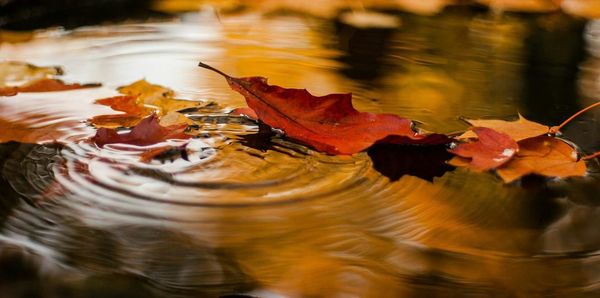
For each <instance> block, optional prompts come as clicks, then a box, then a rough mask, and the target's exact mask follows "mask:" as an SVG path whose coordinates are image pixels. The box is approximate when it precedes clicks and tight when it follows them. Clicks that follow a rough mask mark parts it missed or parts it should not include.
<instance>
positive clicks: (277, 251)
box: [0, 11, 600, 297]
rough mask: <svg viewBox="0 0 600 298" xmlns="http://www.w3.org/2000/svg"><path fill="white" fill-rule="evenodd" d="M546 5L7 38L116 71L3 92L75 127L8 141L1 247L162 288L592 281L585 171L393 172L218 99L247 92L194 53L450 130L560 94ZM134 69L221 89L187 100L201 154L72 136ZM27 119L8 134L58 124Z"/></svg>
mask: <svg viewBox="0 0 600 298" xmlns="http://www.w3.org/2000/svg"><path fill="white" fill-rule="evenodd" d="M531 18H534V21H535V22H534V21H532V19H531ZM540 18H542V21H540V19H539V18H537V17H531V16H518V15H513V16H506V17H502V18H497V17H494V16H489V15H487V14H484V13H478V12H476V11H475V12H469V13H457V12H452V11H450V12H448V13H446V14H443V15H441V16H439V17H436V18H435V19H431V18H425V17H418V16H411V15H402V27H400V28H393V29H390V28H377V29H373V28H370V29H358V28H353V27H351V26H348V25H347V24H343V23H341V22H335V21H327V20H322V19H312V18H305V17H300V16H294V15H285V16H268V17H267V16H261V15H258V14H252V13H248V14H240V15H231V16H222V17H221V18H220V19H217V18H216V17H215V16H214V14H210V13H206V14H205V13H199V14H191V15H185V16H183V17H182V19H181V20H172V21H168V22H165V23H147V24H129V25H107V26H100V27H89V28H81V29H78V30H75V31H61V30H48V31H43V32H39V33H36V36H35V38H34V39H33V40H31V41H28V42H24V43H15V44H5V43H4V44H0V56H1V57H3V58H5V57H6V58H7V59H10V60H23V61H27V62H30V63H35V64H39V65H61V66H63V67H64V69H65V72H66V74H67V75H66V77H65V79H66V80H68V81H79V82H95V81H97V82H102V83H104V84H105V86H104V87H103V88H100V89H86V90H80V91H69V92H54V93H40V94H31V95H30V94H27V95H18V96H16V97H11V98H1V99H0V107H1V108H0V121H1V122H0V125H1V126H2V129H5V130H7V129H9V128H10V126H11V125H20V126H23V127H25V128H27V129H32V128H35V127H36V126H40V123H51V124H50V125H51V127H52V128H55V126H52V125H56V128H60V129H65V131H66V132H67V133H65V136H67V138H66V140H67V142H66V144H65V145H64V146H63V147H60V146H59V147H51V146H34V145H24V144H16V143H9V144H5V145H2V146H0V149H1V151H0V152H1V153H2V154H1V155H0V156H2V163H0V165H1V166H2V177H3V180H2V181H0V182H2V185H1V187H0V189H3V190H4V191H6V194H4V193H3V195H4V196H6V198H7V203H5V204H6V205H7V206H9V207H7V209H6V210H9V211H7V212H6V213H4V211H3V213H0V215H2V216H0V220H2V226H1V227H2V230H1V231H0V243H2V244H0V248H2V246H4V245H6V246H17V247H25V248H27V249H29V250H31V251H33V252H35V255H39V256H43V257H44V258H45V259H46V260H47V261H48V262H49V263H50V264H53V265H54V266H50V267H53V268H54V267H55V268H54V269H53V270H54V271H55V272H54V273H53V274H55V275H51V277H52V278H54V279H56V280H58V282H59V283H60V282H63V280H64V279H65V276H71V275H73V274H74V272H77V277H76V278H74V279H73V280H76V282H75V283H78V282H82V281H85V280H88V279H92V278H94V277H95V276H104V275H107V276H108V277H107V280H105V281H103V282H104V283H107V284H110V283H111V281H112V280H113V278H114V279H116V277H111V275H110V274H115V273H117V274H127V275H133V276H136V277H141V278H143V279H144V280H146V281H148V282H149V283H150V284H151V285H149V286H147V287H149V288H151V289H153V291H154V290H155V291H156V292H153V293H155V294H156V293H158V294H157V295H158V296H174V297H177V296H194V295H195V296H217V295H220V294H227V293H236V292H251V293H255V294H256V295H258V296H269V295H271V296H273V295H276V294H279V295H283V296H286V297H287V296H291V297H332V296H351V297H385V296H400V297H402V296H416V297H417V296H418V297H422V296H435V295H438V296H448V295H458V296H462V295H473V296H490V295H500V296H505V295H507V296H529V295H546V294H549V295H559V296H563V295H574V296H585V295H586V294H589V293H591V292H594V291H597V286H596V284H597V282H598V278H599V277H600V276H598V274H597V268H598V266H599V265H598V260H597V256H596V251H597V249H598V244H599V243H600V241H597V240H596V239H597V238H598V237H597V234H595V233H592V232H589V231H593V229H594V228H593V227H595V225H594V224H595V221H593V220H591V219H590V218H592V217H594V216H595V214H597V210H596V209H597V207H595V206H597V202H595V201H596V200H594V199H593V197H594V196H593V195H592V194H594V193H595V192H594V191H595V188H594V187H595V186H594V185H596V184H597V182H596V181H595V180H594V179H595V178H594V177H588V178H589V180H583V181H579V182H578V183H579V184H578V185H576V184H577V183H574V184H572V185H571V184H568V183H571V182H570V181H566V182H565V181H543V182H539V181H537V182H536V180H534V181H533V183H531V184H529V183H528V182H527V181H523V182H522V183H520V184H518V185H503V184H502V183H501V182H500V180H499V179H498V178H496V177H494V176H493V175H492V174H482V173H471V172H468V171H466V170H462V169H461V170H454V171H449V172H446V171H447V170H448V169H445V168H443V164H442V165H438V166H440V167H442V170H440V171H441V173H442V174H443V175H442V174H438V175H431V176H432V177H427V178H428V179H429V180H431V181H427V180H426V179H422V178H417V177H416V176H419V175H417V174H416V173H414V172H411V171H410V170H407V171H405V172H402V175H399V176H400V177H396V178H391V179H390V178H388V177H390V176H389V175H387V176H386V175H385V173H383V174H382V173H381V172H380V171H378V170H377V169H376V167H375V166H374V164H375V163H376V159H375V158H373V156H371V155H373V154H374V153H373V152H370V153H366V152H365V153H359V154H356V155H354V156H328V155H325V154H320V153H317V152H314V151H312V150H310V149H308V148H306V147H304V146H301V145H299V144H294V143H291V142H289V141H287V140H285V139H282V138H281V137H278V136H271V135H268V136H264V135H260V134H258V128H257V127H256V125H253V124H251V123H247V122H244V121H242V120H241V119H239V118H236V117H229V116H227V115H226V113H225V112H227V111H228V110H229V109H232V108H235V107H239V106H243V105H244V102H243V99H242V98H241V97H240V96H239V95H237V94H235V93H234V92H232V91H231V90H229V89H228V87H227V86H226V83H225V82H224V81H223V80H222V78H220V77H217V76H216V75H214V74H212V73H210V72H207V71H204V70H201V69H198V68H197V67H196V65H197V62H198V61H199V60H201V61H203V62H206V63H209V64H211V65H214V66H215V67H218V68H220V69H222V70H223V71H226V72H228V73H230V74H232V75H236V76H247V75H261V76H265V77H267V78H269V80H270V82H271V83H274V84H278V85H282V86H286V87H295V88H307V89H308V90H309V91H311V92H313V93H314V94H317V95H322V94H326V93H333V92H352V93H353V94H354V104H355V106H356V107H357V108H358V109H360V110H364V111H371V112H389V113H396V114H399V115H402V116H405V117H409V118H412V119H415V120H418V121H420V122H422V123H421V124H420V125H421V126H423V127H425V128H427V129H430V130H433V131H440V132H449V131H456V130H460V129H463V128H464V124H462V123H461V122H460V121H459V120H458V117H459V116H467V117H473V118H480V117H490V118H491V117H496V118H497V117H501V118H506V117H510V116H514V115H516V114H517V112H519V111H520V112H522V113H531V114H533V115H538V116H539V115H541V114H544V113H546V112H548V113H550V112H551V111H552V110H553V109H554V113H561V114H562V113H563V112H564V111H563V110H560V109H558V108H556V107H555V106H552V105H549V107H547V109H548V110H544V111H537V110H534V109H532V104H531V103H530V102H527V100H526V96H527V95H526V94H527V92H525V91H524V89H526V88H527V86H525V85H527V84H529V83H530V80H531V78H530V77H529V76H530V74H529V73H528V72H527V71H526V70H527V69H528V68H529V67H530V65H529V64H528V63H531V61H530V60H528V59H530V58H529V57H528V55H529V54H530V53H528V51H531V49H530V46H529V45H528V44H527V38H526V37H532V36H534V37H535V34H542V37H544V36H545V35H543V34H546V32H547V31H543V30H542V31H543V33H539V32H538V31H540V28H538V27H537V26H538V23H536V22H537V21H540V22H542V23H543V21H544V20H545V21H547V20H546V19H544V18H545V17H540ZM563 21H564V22H567V23H569V22H575V21H573V20H568V19H567V20H563ZM536 30H537V31H536ZM550 32H552V31H551V30H550ZM573 34H577V32H573ZM542 39H543V38H542ZM570 54H571V53H570V52H568V53H566V54H565V55H566V56H568V55H570ZM587 59H588V62H586V63H588V64H593V63H594V59H595V58H593V57H588V58H587ZM586 65H587V64H586ZM570 67H573V65H570ZM575 67H576V66H575ZM585 74H586V76H585V77H584V78H588V77H590V78H593V77H594V76H593V75H594V74H593V73H587V72H586V73H585ZM539 75H540V76H543V75H544V74H539ZM141 78H145V79H146V80H148V81H149V82H152V83H155V84H161V85H164V86H168V87H171V88H173V89H174V90H176V91H177V92H178V97H181V98H186V99H190V100H214V101H216V102H218V103H219V104H220V105H221V106H222V107H223V109H222V110H215V111H213V112H198V113H194V112H192V113H190V114H189V116H190V117H192V118H193V119H195V121H196V122H197V123H198V124H199V125H200V133H201V135H202V137H201V138H199V139H197V140H195V141H194V142H196V145H195V146H197V148H199V149H198V152H197V153H196V155H195V156H194V157H193V158H191V159H190V162H184V161H183V160H178V161H173V162H170V161H166V162H165V163H164V164H161V163H160V162H154V163H150V164H143V163H140V162H139V161H138V159H137V154H139V150H140V149H139V148H131V147H123V146H121V147H119V146H112V147H111V146H109V147H108V148H105V149H101V150H100V149H98V148H95V147H94V146H92V145H90V144H88V143H86V142H82V141H75V140H74V138H76V137H82V136H86V135H89V134H90V133H93V130H91V129H90V128H89V127H85V123H84V122H82V121H83V120H85V119H87V118H89V117H90V116H93V115H96V114H105V113H108V112H109V110H108V109H107V108H106V107H104V106H99V105H93V104H92V101H93V100H94V99H96V98H102V97H106V96H109V95H112V94H114V93H115V91H113V90H114V88H115V87H117V86H120V85H125V84H129V83H131V82H134V81H136V80H139V79H141ZM590 80H591V79H590ZM583 82H587V81H585V80H584V81H583ZM571 83H572V84H574V82H571ZM588 83H589V82H588ZM549 88H550V87H549ZM586 90H593V89H589V88H586ZM593 94H594V93H593V91H592V95H591V96H593ZM569 105H570V106H576V103H574V102H573V99H570V101H569ZM48 121H50V122H48ZM593 123H594V124H595V123H596V122H593ZM79 129H81V130H83V131H79ZM25 131H26V130H23V131H22V132H23V135H22V138H19V139H16V140H18V141H22V142H34V141H44V140H47V139H48V138H49V137H50V138H52V136H51V135H50V136H47V135H44V136H43V138H41V139H40V138H39V137H40V136H39V135H35V132H34V133H33V134H31V135H29V134H26V133H25ZM20 132H21V131H20ZM2 140H3V141H7V140H8V139H2ZM392 154H393V153H392ZM397 154H409V153H406V152H403V151H398V153H397ZM410 154H415V153H414V152H413V153H410ZM416 154H420V153H416ZM415 156H416V155H415ZM415 158H416V157H415ZM421 158H423V157H421ZM425 158H427V157H425ZM409 159H410V158H409ZM404 162H406V161H404ZM390 163H392V161H391V160H390ZM392 166H394V165H392ZM444 172H445V173H444ZM588 178H586V179H588ZM565 184H566V185H567V186H565ZM590 189H591V191H590ZM576 194H578V195H577V196H576ZM571 197H577V198H578V199H579V200H580V201H572V200H571ZM10 200H12V201H10ZM10 202H12V203H10ZM9 203H10V204H9ZM3 204H4V203H3ZM574 222H575V223H576V224H574ZM574 231H588V234H586V236H588V235H589V237H575V236H573V232H574ZM56 265H59V266H56ZM52 278H48V279H49V280H51V279H52ZM132 283H135V282H132ZM144 287H146V286H144ZM275 297H276V296H275Z"/></svg>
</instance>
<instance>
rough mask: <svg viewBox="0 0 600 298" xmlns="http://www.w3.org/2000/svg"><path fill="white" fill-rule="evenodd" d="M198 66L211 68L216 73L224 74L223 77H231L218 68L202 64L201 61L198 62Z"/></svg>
mask: <svg viewBox="0 0 600 298" xmlns="http://www.w3.org/2000/svg"><path fill="white" fill-rule="evenodd" d="M198 66H200V67H202V68H206V69H208V70H212V71H214V72H216V73H218V74H220V75H222V76H224V77H225V78H231V76H229V75H228V74H226V73H224V72H222V71H220V70H218V69H216V68H214V67H212V66H210V65H208V64H204V63H202V61H200V62H198Z"/></svg>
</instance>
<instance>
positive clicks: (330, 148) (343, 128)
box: [199, 63, 448, 154]
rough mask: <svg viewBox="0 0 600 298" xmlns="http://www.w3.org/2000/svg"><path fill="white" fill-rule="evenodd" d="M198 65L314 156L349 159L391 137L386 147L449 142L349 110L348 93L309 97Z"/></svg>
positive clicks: (400, 121) (400, 122) (407, 124)
mask: <svg viewBox="0 0 600 298" xmlns="http://www.w3.org/2000/svg"><path fill="white" fill-rule="evenodd" d="M199 66H201V67H204V68H207V69H210V70H213V71H215V72H217V73H219V74H221V75H222V76H224V77H225V78H226V79H227V82H228V83H229V85H230V87H231V88H232V89H233V90H235V91H237V92H239V93H240V94H242V95H243V96H244V97H245V98H246V103H247V104H248V107H249V108H250V109H252V110H253V111H254V112H255V115H256V116H257V118H258V120H260V121H262V122H264V123H265V124H267V125H269V126H271V127H274V128H277V129H281V130H283V131H284V132H285V134H286V135H287V136H288V137H290V138H293V139H296V140H298V141H300V142H303V143H305V144H307V145H310V146H311V147H313V148H315V149H316V150H318V151H322V152H326V153H329V154H353V153H357V152H360V151H363V150H365V149H366V148H368V147H370V146H371V145H373V144H374V143H376V142H378V141H381V140H383V139H385V138H386V137H392V136H393V137H395V138H393V139H390V141H391V142H394V143H402V144H432V143H435V144H439V143H444V142H448V138H447V137H445V136H443V135H437V134H421V133H418V132H415V131H413V129H412V126H413V123H412V121H410V120H409V119H405V118H401V117H398V116H396V115H392V114H373V113H366V112H359V111H357V110H356V109H354V107H353V106H352V95H351V94H329V95H325V96H314V95H312V94H310V93H309V92H308V91H306V90H305V89H290V88H283V87H279V86H275V85H269V84H267V79H266V78H263V77H247V78H234V77H231V76H229V75H227V74H225V73H223V72H221V71H220V70H217V69H215V68H213V67H210V66H208V65H205V64H203V63H200V64H199ZM243 111H244V110H243ZM245 111H246V113H249V112H248V110H245ZM249 116H254V115H249Z"/></svg>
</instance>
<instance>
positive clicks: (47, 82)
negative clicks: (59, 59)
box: [0, 61, 100, 96]
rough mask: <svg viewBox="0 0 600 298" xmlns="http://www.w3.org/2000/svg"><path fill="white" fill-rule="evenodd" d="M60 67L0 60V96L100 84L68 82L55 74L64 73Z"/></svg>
mask: <svg viewBox="0 0 600 298" xmlns="http://www.w3.org/2000/svg"><path fill="white" fill-rule="evenodd" d="M62 74H63V71H62V69H61V68H60V67H55V66H53V67H37V66H34V65H31V64H27V63H22V62H15V61H8V62H0V96H14V95H17V94H18V93H20V92H50V91H65V90H74V89H81V88H91V87H98V86H100V84H77V83H75V84H67V83H65V82H63V81H61V80H59V79H56V78H54V77H55V76H59V75H62Z"/></svg>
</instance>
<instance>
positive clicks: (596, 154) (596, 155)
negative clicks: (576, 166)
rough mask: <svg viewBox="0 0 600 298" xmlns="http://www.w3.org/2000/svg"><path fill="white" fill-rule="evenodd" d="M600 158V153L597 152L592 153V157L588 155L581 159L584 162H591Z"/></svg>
mask: <svg viewBox="0 0 600 298" xmlns="http://www.w3.org/2000/svg"><path fill="white" fill-rule="evenodd" d="M598 156H600V151H598V152H596V153H592V154H590V155H586V156H584V157H582V158H581V159H583V160H590V159H594V158H596V157H598Z"/></svg>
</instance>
